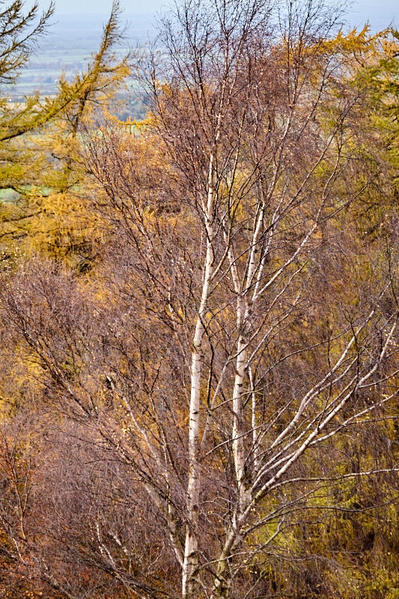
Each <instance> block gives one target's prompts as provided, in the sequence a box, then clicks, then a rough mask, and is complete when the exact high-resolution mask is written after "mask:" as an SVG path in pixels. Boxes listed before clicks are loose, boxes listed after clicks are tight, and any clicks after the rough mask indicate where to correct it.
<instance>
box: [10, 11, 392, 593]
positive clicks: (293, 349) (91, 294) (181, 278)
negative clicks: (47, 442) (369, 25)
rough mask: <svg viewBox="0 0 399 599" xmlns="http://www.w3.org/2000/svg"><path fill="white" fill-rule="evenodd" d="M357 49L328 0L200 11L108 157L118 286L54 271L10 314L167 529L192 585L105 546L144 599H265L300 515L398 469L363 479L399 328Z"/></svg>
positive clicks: (48, 376) (110, 138) (106, 533)
mask: <svg viewBox="0 0 399 599" xmlns="http://www.w3.org/2000/svg"><path fill="white" fill-rule="evenodd" d="M335 27H336V18H335V17H334V16H333V15H332V13H331V12H329V11H327V10H326V9H325V7H324V5H323V4H322V3H319V2H313V1H311V0H309V1H308V2H306V3H301V2H289V3H288V4H287V6H286V7H281V5H279V6H278V7H276V6H274V5H273V6H272V5H271V4H269V3H267V2H265V1H264V0H247V1H245V2H242V1H238V0H231V1H229V2H225V1H219V0H212V1H211V2H209V3H203V2H201V3H196V2H185V3H183V5H182V6H181V7H179V8H178V9H177V11H176V15H175V19H174V20H172V21H170V22H169V21H166V22H165V24H164V29H163V48H164V52H163V53H162V56H161V58H162V62H161V65H160V67H158V66H157V65H156V64H155V62H154V63H153V64H151V65H150V69H149V71H150V86H151V89H152V94H153V96H152V97H153V114H152V116H151V118H150V122H149V123H148V124H147V129H145V130H144V132H143V133H142V135H141V136H139V137H137V138H136V137H133V136H131V137H130V138H129V136H126V135H123V134H121V133H120V132H118V131H117V130H109V129H105V130H103V131H102V132H101V134H99V135H93V137H92V140H91V141H88V144H87V155H86V157H85V158H86V162H87V165H88V168H89V169H90V171H91V173H92V175H93V177H94V178H95V179H96V181H97V183H98V184H99V185H98V187H97V188H96V191H95V193H94V194H93V198H92V199H93V205H94V207H95V208H96V209H97V210H98V211H99V212H100V213H101V215H102V217H103V218H104V219H105V220H107V221H109V222H110V223H111V230H113V231H114V237H113V239H111V241H110V242H109V244H108V246H107V252H108V254H107V259H106V260H104V262H103V264H102V265H101V266H99V267H98V272H97V275H98V278H97V280H96V282H95V283H91V284H90V285H87V287H86V289H82V287H83V286H82V285H80V284H79V283H78V282H76V281H73V280H72V278H71V277H69V278H68V277H67V278H65V275H63V274H62V273H60V272H59V270H57V269H56V271H57V272H56V273H55V274H54V275H53V276H49V275H48V274H47V275H46V272H45V269H43V267H41V268H40V269H39V272H38V269H36V271H35V273H34V276H32V275H29V272H27V273H26V274H24V273H23V274H22V276H20V277H19V278H18V277H17V278H16V279H15V280H14V283H13V285H12V287H11V289H12V293H9V294H8V295H7V294H6V295H5V298H4V306H5V308H4V309H5V314H6V315H7V318H8V320H9V322H10V323H12V326H13V327H14V328H15V329H16V330H18V331H20V332H21V333H22V335H23V337H24V339H25V344H26V346H27V348H28V350H27V351H29V352H32V353H33V354H34V355H35V356H36V359H37V358H38V360H39V362H40V364H41V365H42V368H43V373H42V375H43V377H44V381H45V383H44V386H43V395H44V396H45V402H47V403H49V402H50V403H51V405H56V406H58V408H59V409H60V410H61V413H62V414H63V416H64V417H67V418H72V419H74V420H75V421H77V422H79V426H81V427H83V429H84V428H85V427H86V429H87V430H88V431H90V443H92V444H93V445H95V446H99V447H101V448H102V450H103V451H107V452H109V454H108V455H109V456H110V460H114V461H115V462H118V463H121V464H123V468H124V469H125V470H124V471H128V472H129V476H130V477H131V481H132V482H131V484H132V486H131V489H132V498H131V502H132V505H134V504H135V503H137V505H141V504H142V502H143V497H146V500H147V501H148V505H150V506H151V509H149V510H148V513H150V514H154V515H153V516H152V517H153V518H154V521H156V522H159V523H160V526H162V531H160V533H159V539H162V542H161V541H159V543H156V542H155V543H154V546H155V547H156V550H158V548H159V555H160V554H161V552H162V551H164V550H165V549H164V548H165V544H166V545H167V547H168V548H169V551H170V553H171V554H172V555H173V560H174V562H173V563H174V566H175V569H174V568H173V566H170V567H169V568H167V569H164V570H162V571H161V572H160V574H159V576H158V577H157V576H155V575H154V576H152V574H151V576H150V575H149V574H148V567H149V566H148V555H147V554H148V545H145V544H143V546H142V547H139V546H136V547H133V546H132V544H131V543H130V542H128V541H127V540H126V542H125V541H124V540H123V538H121V534H120V533H119V532H117V531H116V529H115V527H114V525H113V524H112V523H109V522H108V523H107V521H106V520H102V519H101V518H98V519H97V520H96V523H95V525H94V524H93V530H95V534H94V536H93V539H94V540H93V541H92V543H91V545H90V552H91V553H90V555H91V557H90V559H91V563H97V564H99V567H100V568H102V569H104V570H106V571H107V572H108V573H112V575H113V576H114V577H115V578H116V579H118V580H119V581H120V583H121V585H123V588H125V589H130V590H131V591H132V592H134V593H136V594H137V595H138V596H142V597H170V598H172V597H173V598H175V597H181V598H182V599H194V598H195V599H199V598H200V597H209V598H212V599H222V598H225V599H226V598H228V597H229V598H230V597H231V598H237V599H238V597H240V598H241V597H248V598H251V597H259V596H260V595H261V594H262V588H263V587H262V584H263V579H264V576H265V575H264V574H263V573H264V572H265V571H266V569H265V564H267V560H268V559H269V557H270V553H272V551H273V547H276V543H278V539H279V537H281V536H284V534H285V533H286V531H287V530H289V528H290V527H291V526H293V524H294V520H295V517H296V516H297V515H298V514H302V516H303V515H304V514H305V513H308V512H309V513H310V512H311V510H313V509H314V510H317V509H322V508H324V509H327V508H328V507H332V506H336V505H337V504H338V503H339V498H338V497H337V495H336V494H335V495H334V488H335V487H336V485H337V483H340V484H342V483H343V482H345V481H346V480H351V479H352V478H355V479H356V478H357V477H361V476H365V475H369V476H373V475H375V474H377V473H378V472H382V471H384V469H386V470H392V469H395V467H396V466H395V464H389V465H388V464H387V466H386V468H385V467H382V466H381V467H380V468H377V467H374V466H373V465H371V466H370V465H368V467H365V468H364V469H362V468H357V469H356V470H354V469H353V468H352V465H351V463H350V462H349V461H347V460H346V461H345V460H342V458H340V451H341V448H342V447H344V446H345V443H346V442H347V439H348V438H349V437H350V434H351V432H352V431H356V430H357V428H358V427H363V426H367V425H371V424H372V423H373V421H374V418H377V416H378V414H380V413H382V412H383V410H384V409H385V406H388V405H389V404H390V402H391V400H392V399H393V398H395V397H396V394H397V385H396V379H395V377H396V373H397V357H396V353H397V311H398V306H397V302H396V297H397V295H396V281H395V276H394V270H395V269H394V268H392V265H391V266H390V267H389V269H388V271H387V275H388V276H387V277H386V278H385V279H384V278H383V277H379V278H377V277H375V278H373V274H372V275H371V276H365V275H364V273H363V271H362V269H363V268H364V267H365V266H366V267H367V268H366V270H367V269H368V272H369V271H371V272H372V273H373V269H372V260H373V257H372V256H371V254H370V255H367V254H366V253H363V263H362V265H360V266H359V265H358V264H357V262H356V258H355V257H356V256H358V253H357V252H358V249H359V248H358V247H353V246H354V245H356V244H355V242H350V241H348V239H349V237H350V232H349V228H350V225H349V224H347V223H346V222H345V217H344V214H345V210H346V209H347V208H348V206H350V205H351V203H352V202H355V201H356V200H357V199H358V198H360V197H361V196H362V194H363V193H364V190H365V188H366V187H367V183H368V182H367V179H365V177H364V176H358V175H359V170H360V168H361V167H360V166H359V165H358V161H357V160H356V153H355V151H354V149H353V144H352V141H353V140H352V138H351V133H350V128H348V127H347V126H346V123H347V121H350V118H351V115H352V111H353V110H354V109H355V108H357V107H358V104H359V102H361V96H360V95H359V94H358V93H357V92H356V89H354V88H353V89H352V88H350V86H345V85H344V84H343V79H342V71H343V68H344V65H343V58H342V55H341V53H340V50H334V49H331V48H330V49H329V46H328V44H326V43H325V42H326V40H328V39H329V37H330V36H331V35H332V34H333V33H334V31H335ZM149 147H152V149H151V150H149V149H148V148H149ZM110 235H111V234H110ZM111 237H112V235H111ZM50 271H51V268H50ZM43 273H44V274H43ZM29 285H30V287H29ZM388 416H389V414H388ZM388 416H387V417H388ZM339 439H340V440H339ZM333 441H334V442H333ZM340 443H341V445H340ZM104 448H105V449H104ZM103 459H105V458H103ZM111 487H112V485H111ZM136 489H137V490H136ZM111 504H112V502H110V504H109V505H111ZM109 509H110V508H109ZM93 522H94V520H93ZM130 522H132V520H130ZM133 522H134V519H133ZM133 526H134V524H133V523H132V527H133ZM137 526H138V524H137ZM161 546H162V550H161V549H160V547H161ZM86 551H89V549H86ZM140 552H141V553H140ZM139 555H141V557H139ZM133 556H134V557H133ZM155 559H157V558H155ZM96 560H97V561H96ZM127 564H129V565H127ZM132 564H133V565H132ZM151 572H153V569H151ZM176 572H178V574H176ZM179 587H180V588H179Z"/></svg>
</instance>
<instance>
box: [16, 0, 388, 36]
mask: <svg viewBox="0 0 399 599" xmlns="http://www.w3.org/2000/svg"><path fill="white" fill-rule="evenodd" d="M39 2H40V5H41V6H46V4H47V3H46V0H39ZM111 3H112V0H55V4H56V15H58V18H59V19H60V18H61V16H62V15H63V14H68V15H71V16H73V15H76V18H77V19H78V18H79V15H82V14H92V15H99V16H101V15H103V16H104V18H105V17H106V15H107V14H108V13H109V10H110V7H111ZM26 4H29V2H26ZM349 4H350V9H349V11H348V20H349V22H350V23H351V24H353V25H361V24H363V23H364V22H365V21H369V22H370V23H371V26H372V27H373V29H382V28H384V27H386V26H387V25H389V24H390V23H391V22H395V21H396V26H398V27H399V18H398V16H399V8H398V6H399V4H398V0H379V1H378V0H352V2H349ZM169 5H170V1H169V0H121V6H122V8H123V10H124V12H125V14H126V15H134V14H147V15H151V14H154V15H155V14H159V13H160V12H162V9H165V8H167V7H168V6H169Z"/></svg>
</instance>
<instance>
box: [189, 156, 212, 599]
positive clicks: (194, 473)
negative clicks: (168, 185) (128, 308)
mask: <svg viewBox="0 0 399 599" xmlns="http://www.w3.org/2000/svg"><path fill="white" fill-rule="evenodd" d="M213 162H214V158H213V155H211V157H210V161H209V179H208V198H207V203H206V206H205V207H204V208H205V210H204V211H205V226H206V235H207V240H206V255H205V268H204V276H203V283H202V291H201V301H200V306H199V310H198V315H197V321H196V325H195V332H194V338H193V349H192V354H191V393H190V408H189V437H188V461H189V465H188V481H187V514H188V523H187V527H186V538H185V546H184V560H183V569H182V597H183V599H194V594H195V589H194V583H195V581H194V577H195V572H196V569H197V567H198V535H199V531H198V517H199V505H198V503H199V493H200V486H201V473H200V465H199V460H198V445H199V432H200V407H201V371H202V353H203V347H202V345H203V337H204V333H205V320H206V311H207V304H208V296H209V287H210V282H211V278H212V268H213V258H214V256H213V248H212V242H213V223H212V219H213V210H214V199H215V198H214V196H215V191H214V187H213V169H214V165H213Z"/></svg>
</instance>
